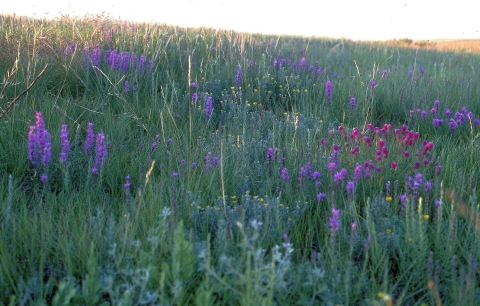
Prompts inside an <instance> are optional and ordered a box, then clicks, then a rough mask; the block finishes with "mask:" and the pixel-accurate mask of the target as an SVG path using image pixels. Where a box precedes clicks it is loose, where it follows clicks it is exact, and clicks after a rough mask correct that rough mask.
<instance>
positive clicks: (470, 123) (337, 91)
mask: <svg viewBox="0 0 480 306" xmlns="http://www.w3.org/2000/svg"><path fill="white" fill-rule="evenodd" d="M479 66H480V55H479V54H477V53H475V52H463V53H462V52H444V51H439V50H427V49H425V48H408V47H402V46H399V45H395V44H392V45H389V44H381V43H379V44H372V43H361V42H354V41H349V40H341V39H308V38H302V37H286V36H265V35H259V34H258V35H257V34H245V33H236V32H231V31H221V30H213V29H185V28H178V27H171V26H166V25H160V24H133V23H129V22H126V21H116V20H108V19H106V18H85V19H82V20H75V19H69V18H66V17H65V18H61V19H57V20H54V21H47V20H35V19H26V18H19V17H11V16H0V75H1V77H2V82H1V83H0V173H2V174H3V175H2V176H1V177H0V200H1V208H0V222H1V224H2V228H1V234H0V303H1V304H5V305H44V304H47V305H72V304H74V305H77V304H78V305H108V304H112V305H193V304H195V305H475V304H479V303H480V285H479V271H478V262H479V261H480V215H479V210H480V207H479V204H478V203H479V201H478V199H477V194H478V188H479V179H480V164H479V157H480V156H479V152H480V151H479V150H480V147H479V146H480V143H479V135H480V70H479V69H478V68H479ZM29 86H30V87H29ZM28 87H29V89H28V90H26V89H27V88H28Z"/></svg>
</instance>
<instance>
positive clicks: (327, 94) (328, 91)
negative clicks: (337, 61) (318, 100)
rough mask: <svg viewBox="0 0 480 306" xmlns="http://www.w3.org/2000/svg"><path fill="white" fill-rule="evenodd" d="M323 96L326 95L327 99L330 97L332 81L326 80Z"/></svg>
mask: <svg viewBox="0 0 480 306" xmlns="http://www.w3.org/2000/svg"><path fill="white" fill-rule="evenodd" d="M325 96H326V97H327V100H331V99H332V83H331V82H330V81H327V83H326V84H325Z"/></svg>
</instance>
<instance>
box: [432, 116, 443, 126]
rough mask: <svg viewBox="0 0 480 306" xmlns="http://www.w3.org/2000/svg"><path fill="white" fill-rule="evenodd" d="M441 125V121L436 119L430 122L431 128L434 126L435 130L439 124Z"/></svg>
mask: <svg viewBox="0 0 480 306" xmlns="http://www.w3.org/2000/svg"><path fill="white" fill-rule="evenodd" d="M442 123H443V119H437V118H435V119H433V120H432V124H433V126H434V127H435V128H437V127H439V126H440V124H442Z"/></svg>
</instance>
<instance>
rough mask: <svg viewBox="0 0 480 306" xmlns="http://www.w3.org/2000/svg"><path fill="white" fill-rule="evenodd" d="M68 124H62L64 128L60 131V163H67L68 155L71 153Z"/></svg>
mask: <svg viewBox="0 0 480 306" xmlns="http://www.w3.org/2000/svg"><path fill="white" fill-rule="evenodd" d="M67 128H68V126H67V125H66V124H62V130H61V131H60V146H61V151H60V163H62V164H63V163H66V162H67V159H68V155H69V154H70V141H68V130H67Z"/></svg>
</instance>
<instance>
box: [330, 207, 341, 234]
mask: <svg viewBox="0 0 480 306" xmlns="http://www.w3.org/2000/svg"><path fill="white" fill-rule="evenodd" d="M339 219H340V209H335V208H332V216H331V217H330V218H329V219H328V225H329V226H330V230H331V231H332V233H336V232H337V231H338V228H339V226H340V220H339Z"/></svg>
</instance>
